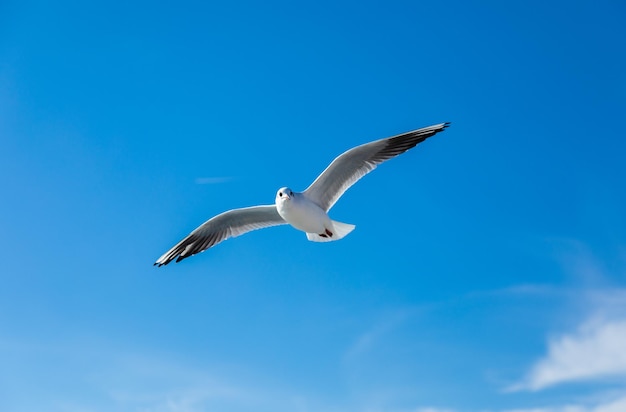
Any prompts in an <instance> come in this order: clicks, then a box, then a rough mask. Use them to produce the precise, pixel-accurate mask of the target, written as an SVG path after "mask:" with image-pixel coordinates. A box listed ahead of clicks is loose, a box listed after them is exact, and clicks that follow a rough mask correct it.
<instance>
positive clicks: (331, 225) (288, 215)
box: [276, 187, 354, 242]
mask: <svg viewBox="0 0 626 412" xmlns="http://www.w3.org/2000/svg"><path fill="white" fill-rule="evenodd" d="M276 210H277V211H278V214H279V215H280V217H282V218H283V219H284V220H285V222H287V223H289V224H290V225H291V226H293V227H294V228H296V229H298V230H301V231H303V232H306V234H307V238H308V239H309V240H311V241H314V242H330V241H333V240H339V239H341V238H343V237H344V236H345V235H347V234H348V233H350V232H352V230H353V229H354V225H350V224H347V223H340V222H336V221H334V220H331V219H330V217H328V213H326V212H325V211H324V209H322V208H321V207H320V205H318V204H317V203H315V202H314V201H312V200H311V199H309V198H308V197H307V196H306V195H305V194H304V193H295V192H293V191H292V190H291V189H289V188H288V187H283V188H281V189H279V190H278V192H277V193H276Z"/></svg>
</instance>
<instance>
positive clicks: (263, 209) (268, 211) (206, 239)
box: [154, 205, 287, 266]
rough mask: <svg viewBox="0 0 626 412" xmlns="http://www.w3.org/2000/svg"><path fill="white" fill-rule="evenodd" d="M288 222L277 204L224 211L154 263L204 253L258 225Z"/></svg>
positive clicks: (259, 226)
mask: <svg viewBox="0 0 626 412" xmlns="http://www.w3.org/2000/svg"><path fill="white" fill-rule="evenodd" d="M285 223H287V222H285V221H284V220H283V218H282V217H280V215H279V214H278V211H277V210H276V206H275V205H267V206H253V207H246V208H242V209H233V210H229V211H228V212H224V213H221V214H219V215H217V216H215V217H213V218H211V219H209V220H207V221H206V222H204V223H203V224H202V225H201V226H199V227H198V228H197V229H195V230H194V231H193V232H191V233H190V234H189V235H188V236H187V237H186V238H184V239H183V240H181V241H180V242H178V244H177V245H176V246H174V247H173V248H171V249H170V250H168V251H167V252H165V253H164V254H163V256H161V257H160V258H159V259H158V260H157V261H156V262H155V263H154V264H155V265H156V266H163V265H167V264H168V263H170V262H171V261H172V260H174V259H176V262H180V261H181V260H183V259H185V258H188V257H189V256H192V255H195V254H196V253H200V252H202V251H204V250H207V249H208V248H210V247H212V246H215V245H217V244H218V243H220V242H222V241H224V240H226V239H228V238H229V237H235V236H239V235H243V234H244V233H247V232H250V231H252V230H255V229H262V228H265V227H270V226H277V225H283V224H285Z"/></svg>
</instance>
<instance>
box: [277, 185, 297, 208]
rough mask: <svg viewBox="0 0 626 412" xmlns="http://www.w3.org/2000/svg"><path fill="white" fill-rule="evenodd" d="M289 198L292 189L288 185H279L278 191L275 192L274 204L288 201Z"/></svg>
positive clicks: (290, 197) (291, 194)
mask: <svg viewBox="0 0 626 412" xmlns="http://www.w3.org/2000/svg"><path fill="white" fill-rule="evenodd" d="M291 199H293V191H292V190H291V189H289V188H288V187H281V188H280V189H278V192H276V204H278V203H283V202H288V201H290V200H291Z"/></svg>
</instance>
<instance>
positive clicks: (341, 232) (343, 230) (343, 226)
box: [306, 220, 356, 242]
mask: <svg viewBox="0 0 626 412" xmlns="http://www.w3.org/2000/svg"><path fill="white" fill-rule="evenodd" d="M331 223H332V225H333V227H332V229H331V230H330V231H331V233H332V236H330V235H326V237H324V236H321V235H319V234H317V233H307V234H306V237H307V239H309V240H310V241H311V242H332V241H333V240H339V239H343V238H344V237H346V236H347V235H348V233H350V232H352V231H353V230H354V228H355V227H356V226H354V225H351V224H349V223H341V222H337V221H335V220H331Z"/></svg>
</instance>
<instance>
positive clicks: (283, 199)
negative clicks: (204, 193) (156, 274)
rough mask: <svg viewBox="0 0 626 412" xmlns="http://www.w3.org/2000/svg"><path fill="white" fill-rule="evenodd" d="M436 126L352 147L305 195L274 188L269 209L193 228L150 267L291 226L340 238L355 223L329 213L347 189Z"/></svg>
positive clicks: (232, 213)
mask: <svg viewBox="0 0 626 412" xmlns="http://www.w3.org/2000/svg"><path fill="white" fill-rule="evenodd" d="M449 124H450V123H440V124H436V125H433V126H428V127H423V128H421V129H417V130H413V131H411V132H407V133H402V134H399V135H396V136H392V137H388V138H386V139H380V140H376V141H373V142H371V143H366V144H363V145H361V146H357V147H354V148H352V149H350V150H348V151H347V152H344V153H343V154H342V155H340V156H338V157H337V158H335V160H333V161H332V162H331V164H330V165H329V166H328V167H327V168H326V169H325V170H324V171H323V172H322V174H321V175H319V176H318V177H317V179H315V181H314V182H313V183H311V185H310V186H309V187H308V188H307V189H306V190H305V191H304V192H300V193H298V192H294V191H293V190H291V189H290V188H288V187H282V188H280V189H278V192H277V193H276V199H275V203H274V204H273V205H263V206H252V207H245V208H242V209H233V210H229V211H227V212H224V213H221V214H219V215H217V216H215V217H213V218H211V219H209V220H207V221H206V222H204V223H203V224H202V225H200V226H199V227H198V228H196V229H195V230H194V231H192V232H191V233H190V234H189V235H188V236H187V237H185V238H184V239H183V240H181V241H180V242H178V244H176V245H175V246H174V247H173V248H171V249H170V250H168V251H167V252H165V253H164V254H163V256H161V257H160V258H159V259H158V260H157V261H156V262H155V263H154V264H155V265H156V266H163V265H167V264H168V263H170V262H171V261H172V260H174V259H176V262H180V261H181V260H183V259H185V258H188V257H189V256H192V255H195V254H196V253H200V252H203V251H205V250H207V249H208V248H210V247H212V246H215V245H217V244H218V243H220V242H222V241H224V240H226V239H228V238H230V237H235V236H240V235H243V234H244V233H247V232H250V231H252V230H255V229H262V228H265V227H270V226H277V225H284V224H290V225H291V226H293V227H294V228H296V229H298V230H301V231H303V232H305V233H306V237H307V239H309V240H310V241H313V242H330V241H333V240H339V239H342V238H343V237H345V236H346V235H347V234H348V233H350V232H352V230H354V227H355V226H354V225H351V224H347V223H341V222H337V221H335V220H331V219H330V217H328V211H329V210H330V208H331V207H333V205H334V204H335V202H337V200H339V198H340V197H341V195H343V194H344V192H345V191H346V190H348V188H350V186H352V185H353V184H354V183H356V182H357V181H358V180H359V179H360V178H362V177H363V176H365V175H366V174H367V173H369V172H371V171H372V170H374V169H375V168H376V167H377V166H378V165H379V164H381V163H382V162H384V161H386V160H389V159H391V158H393V157H396V156H398V155H400V154H402V153H404V152H406V151H407V150H409V149H411V148H413V147H415V146H416V145H417V144H418V143H421V142H423V141H424V140H426V139H428V138H429V137H431V136H434V135H435V134H437V133H439V132H441V131H443V130H444V129H445V128H446V127H448V125H449Z"/></svg>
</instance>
